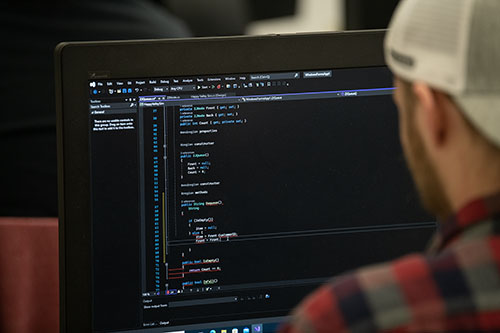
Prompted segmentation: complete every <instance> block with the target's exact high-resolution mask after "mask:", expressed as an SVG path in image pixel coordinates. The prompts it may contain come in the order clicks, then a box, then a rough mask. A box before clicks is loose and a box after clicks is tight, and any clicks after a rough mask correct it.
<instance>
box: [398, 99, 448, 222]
mask: <svg viewBox="0 0 500 333" xmlns="http://www.w3.org/2000/svg"><path fill="white" fill-rule="evenodd" d="M414 107H415V106H414V104H413V105H407V107H406V110H404V111H403V112H409V114H407V115H406V117H405V118H406V121H405V124H404V126H405V127H406V128H405V130H406V133H407V139H408V142H407V144H408V149H407V150H408V151H407V152H406V154H405V155H406V161H407V164H408V167H409V169H410V171H411V173H412V175H413V180H414V182H415V186H416V187H417V190H418V193H419V196H420V201H421V202H422V205H423V206H424V208H425V209H426V210H427V211H428V212H430V213H431V214H434V215H435V216H437V217H438V219H439V220H441V221H443V220H445V219H447V218H449V217H450V216H451V214H452V213H453V211H452V208H451V205H450V202H449V200H448V199H447V196H446V194H445V191H444V188H443V185H442V183H441V181H440V179H439V177H438V174H437V171H436V168H435V167H434V165H433V164H432V162H431V160H430V158H429V155H428V153H427V150H426V149H425V146H424V143H423V139H422V137H421V135H420V133H419V132H418V130H417V125H416V121H415V112H416V110H414ZM410 108H411V109H410Z"/></svg>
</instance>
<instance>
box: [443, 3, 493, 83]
mask: <svg viewBox="0 0 500 333" xmlns="http://www.w3.org/2000/svg"><path fill="white" fill-rule="evenodd" d="M438 1H441V0H438ZM472 15H473V19H472V26H471V35H470V41H469V53H468V58H469V59H468V65H467V76H468V77H467V91H468V92H477V93H480V92H491V91H494V90H497V91H498V90H500V36H498V34H497V32H498V31H500V1H499V0H477V1H476V5H475V6H474V12H473V14H472ZM486 50H487V51H486Z"/></svg>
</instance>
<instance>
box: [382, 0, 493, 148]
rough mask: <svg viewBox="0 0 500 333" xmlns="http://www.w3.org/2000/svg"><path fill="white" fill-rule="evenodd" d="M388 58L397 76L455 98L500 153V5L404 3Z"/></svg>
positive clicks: (484, 1) (460, 0)
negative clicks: (426, 85)
mask: <svg viewBox="0 0 500 333" xmlns="http://www.w3.org/2000/svg"><path fill="white" fill-rule="evenodd" d="M385 56H386V62H387V64H388V65H389V67H390V68H391V70H392V71H393V72H394V73H395V74H396V75H397V76H399V77H401V78H403V79H405V80H408V81H422V82H425V83H427V84H429V85H430V86H432V87H433V88H435V89H439V90H441V91H444V92H446V93H448V94H449V95H451V96H452V97H453V98H454V100H455V101H456V102H457V104H458V105H459V106H460V107H461V109H462V111H463V112H464V114H465V116H466V117H467V118H468V119H469V120H470V121H471V123H472V124H474V126H475V127H476V128H477V129H478V130H479V131H480V132H481V133H482V134H483V135H484V136H485V137H486V138H488V139H489V140H490V141H491V142H492V143H494V144H495V145H496V146H499V147H500V0H402V1H401V3H400V4H399V6H398V8H397V9H396V12H395V14H394V17H393V18H392V21H391V24H390V26H389V31H388V33H387V36H386V39H385Z"/></svg>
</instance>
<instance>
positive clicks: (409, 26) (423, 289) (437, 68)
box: [283, 0, 500, 332]
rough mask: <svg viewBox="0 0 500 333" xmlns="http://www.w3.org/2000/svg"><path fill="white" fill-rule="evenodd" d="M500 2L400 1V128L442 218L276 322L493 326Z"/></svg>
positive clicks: (423, 328) (385, 328)
mask: <svg viewBox="0 0 500 333" xmlns="http://www.w3.org/2000/svg"><path fill="white" fill-rule="evenodd" d="M499 17H500V1H498V0H404V1H402V3H401V4H400V6H399V7H398V9H397V11H396V14H395V16H394V18H393V21H392V23H391V26H390V31H389V33H388V35H387V37H386V46H385V47H386V58H387V63H388V64H389V67H390V68H391V69H392V71H393V72H394V74H395V84H396V87H397V90H396V93H395V102H396V104H397V106H398V108H399V115H400V138H401V142H402V145H403V148H404V152H405V156H406V159H407V162H408V165H409V168H410V170H411V171H412V174H413V177H414V180H415V184H416V186H417V188H418V190H419V193H420V195H421V199H422V202H423V204H424V206H425V207H426V208H427V209H428V210H429V211H430V212H432V213H434V214H435V215H436V216H437V217H438V219H439V220H440V222H441V223H440V228H439V231H438V233H437V235H436V236H435V239H434V240H433V243H432V246H431V248H430V249H429V251H428V253H426V254H425V255H410V256H407V257H404V258H401V259H399V260H396V261H394V262H391V263H387V264H382V265H376V266H373V267H369V268H363V269H359V270H357V271H356V272H354V273H352V274H349V275H346V276H343V277H339V278H337V279H334V280H332V281H331V282H330V283H328V284H327V285H325V286H323V287H322V288H321V289H319V290H318V291H317V292H316V293H314V294H313V295H312V296H310V297H309V298H308V299H306V300H305V301H304V302H303V304H302V305H300V306H299V307H298V308H297V309H296V310H295V311H294V312H293V314H292V318H291V320H290V322H289V324H287V325H286V327H284V328H283V331H284V332H376V331H379V332H380V331H382V332H464V331H466V332H485V331H488V332H491V331H496V332H498V331H500V63H499V62H500V38H499V36H500V20H499V19H498V18H499Z"/></svg>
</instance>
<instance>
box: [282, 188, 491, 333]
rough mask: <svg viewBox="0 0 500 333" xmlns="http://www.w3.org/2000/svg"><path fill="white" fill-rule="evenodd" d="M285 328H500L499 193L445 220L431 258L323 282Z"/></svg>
mask: <svg viewBox="0 0 500 333" xmlns="http://www.w3.org/2000/svg"><path fill="white" fill-rule="evenodd" d="M281 331H282V333H292V332H311V333H313V332H500V193H499V194H497V195H494V196H491V197H488V198H485V199H480V200H477V201H474V202H472V203H470V204H469V205H467V206H466V207H464V208H463V209H462V210H460V211H459V213H458V214H457V215H456V216H454V217H453V218H452V219H450V220H449V221H448V222H446V223H443V224H442V225H441V226H440V230H439V231H438V232H437V234H436V236H435V237H434V239H433V243H432V245H431V247H430V249H429V252H428V253H427V254H426V255H418V254H414V255H409V256H406V257H403V258H401V259H399V260H396V261H393V262H390V263H387V264H382V265H375V266H372V267H368V268H363V269H360V270H357V271H356V272H354V273H353V274H349V275H346V276H343V277H340V278H337V279H334V280H332V281H331V282H330V283H328V284H326V285H324V286H323V287H321V288H320V289H319V290H318V291H316V292H315V293H313V294H312V295H311V296H309V297H308V298H307V299H306V300H305V301H304V302H303V303H302V304H301V305H300V306H299V307H298V308H297V309H296V310H295V311H294V312H293V313H292V317H291V319H290V321H289V322H288V323H287V324H285V325H284V326H283V327H282V329H281Z"/></svg>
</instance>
